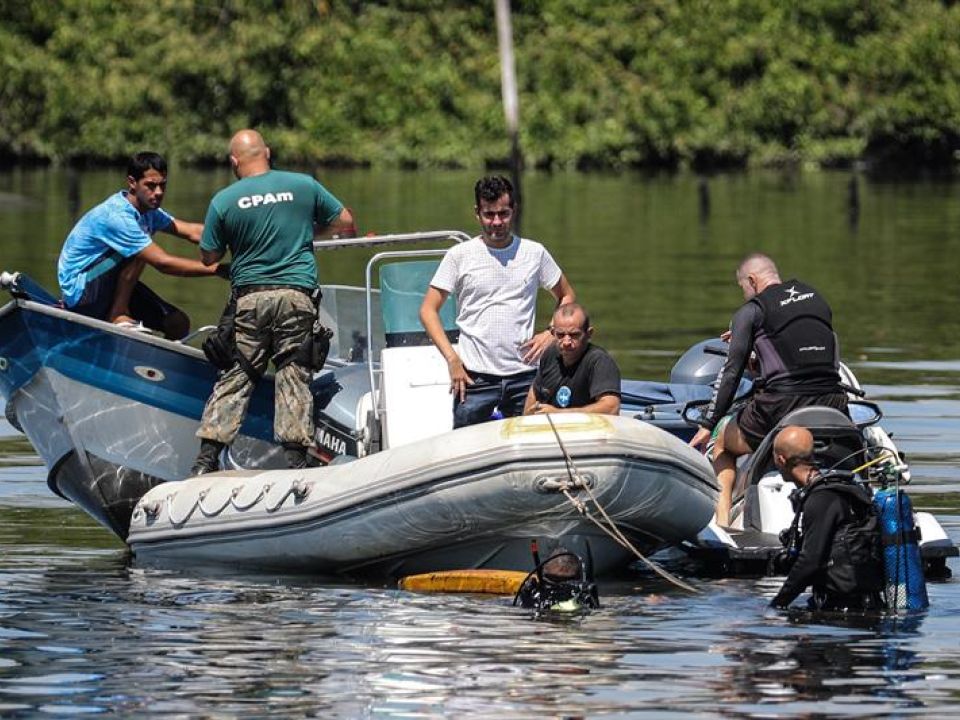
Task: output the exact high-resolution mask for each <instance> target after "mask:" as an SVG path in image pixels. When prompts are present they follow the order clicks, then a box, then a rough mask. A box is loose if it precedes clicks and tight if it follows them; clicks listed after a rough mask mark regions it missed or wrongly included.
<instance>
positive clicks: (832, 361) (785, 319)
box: [749, 280, 839, 385]
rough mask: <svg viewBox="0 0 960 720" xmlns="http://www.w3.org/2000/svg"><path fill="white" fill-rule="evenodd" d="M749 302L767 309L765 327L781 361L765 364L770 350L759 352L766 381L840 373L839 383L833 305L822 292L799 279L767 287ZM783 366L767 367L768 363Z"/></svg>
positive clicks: (764, 319)
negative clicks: (828, 303)
mask: <svg viewBox="0 0 960 720" xmlns="http://www.w3.org/2000/svg"><path fill="white" fill-rule="evenodd" d="M749 302H752V303H756V304H757V305H759V306H760V309H761V310H762V312H763V322H762V330H763V336H765V337H766V339H767V341H768V342H769V344H770V345H771V346H772V350H773V352H774V353H775V354H776V356H777V357H778V358H779V362H767V363H764V362H763V361H764V357H765V356H766V357H768V358H769V355H770V353H769V350H768V349H767V352H764V350H765V348H763V347H760V346H759V345H760V344H761V339H760V338H758V353H759V355H760V362H761V368H762V370H763V374H764V380H765V382H766V383H767V384H768V385H769V384H771V383H772V382H775V381H776V379H777V378H779V377H785V376H789V377H791V378H800V377H804V376H807V375H810V376H819V375H824V376H831V377H832V376H836V380H837V382H839V374H838V357H839V354H838V352H837V338H836V335H835V334H834V332H833V325H832V319H833V315H832V312H831V311H830V306H829V305H827V303H826V301H825V300H824V299H823V298H822V297H821V296H820V294H819V293H818V292H817V291H816V290H814V289H813V288H812V287H810V286H809V285H807V284H805V283H802V282H800V281H799V280H788V281H787V282H782V283H779V284H777V285H772V286H770V287H768V288H766V289H765V290H764V291H763V292H761V293H759V294H757V295H755V296H754V297H753V298H751V299H750V301H749ZM765 364H766V365H779V366H780V367H775V368H771V367H764V365H765Z"/></svg>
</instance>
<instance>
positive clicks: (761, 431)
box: [690, 253, 847, 527]
mask: <svg viewBox="0 0 960 720" xmlns="http://www.w3.org/2000/svg"><path fill="white" fill-rule="evenodd" d="M737 284H739V285H740V288H741V289H742V290H743V298H744V300H746V302H745V303H744V304H743V305H742V306H741V307H740V309H739V310H737V312H736V313H735V314H734V316H733V320H732V321H731V323H730V348H729V350H728V352H727V360H726V362H725V363H724V365H723V369H722V370H721V371H720V376H719V379H718V382H717V386H716V389H715V390H714V393H713V399H712V400H711V401H710V405H709V406H708V407H707V411H706V413H705V414H704V418H703V421H702V422H701V426H702V427H701V428H700V430H698V431H697V433H696V435H694V436H693V439H692V440H691V441H690V444H691V445H692V446H693V447H700V446H701V445H704V444H705V443H706V442H707V440H709V438H710V434H711V433H712V431H713V429H714V428H715V427H716V426H717V424H718V423H719V422H720V420H721V419H722V418H723V417H724V415H726V413H727V412H728V411H729V409H730V405H731V404H732V402H733V400H734V393H735V392H736V389H737V387H738V385H739V383H740V378H741V377H742V376H743V371H744V369H745V367H746V365H747V361H748V359H749V358H750V354H751V352H753V351H754V350H755V351H756V355H757V360H758V362H759V365H760V377H759V378H758V379H757V380H756V383H757V385H758V387H759V389H758V391H757V392H756V393H755V394H754V395H753V397H752V398H751V399H750V400H749V401H748V402H747V404H746V405H745V406H744V407H743V408H742V409H741V410H740V411H739V412H738V413H737V416H736V417H735V418H732V419H731V420H730V421H729V422H727V423H726V425H725V427H723V429H722V430H721V431H720V432H719V434H718V436H717V441H716V445H715V446H714V451H713V469H714V471H715V472H716V473H717V482H718V483H719V485H720V495H719V497H718V498H717V510H716V521H717V524H718V525H721V526H723V527H727V526H729V525H730V505H731V503H732V500H733V484H734V480H735V479H736V461H737V458H738V457H739V456H741V455H746V454H747V453H750V452H752V451H754V450H756V449H757V446H759V445H760V442H761V441H762V440H763V438H764V436H765V435H766V434H767V433H768V432H770V430H772V429H773V428H774V427H775V426H776V424H777V423H778V422H779V421H780V420H781V419H782V418H783V417H784V416H785V415H786V414H787V413H789V412H790V411H791V410H795V409H796V408H799V407H806V406H808V405H824V406H827V407H832V408H836V409H838V410H842V411H844V412H846V409H847V395H846V392H845V391H844V390H843V388H842V387H841V385H840V372H839V367H840V353H839V347H838V343H837V338H836V335H835V334H834V332H833V325H832V312H831V310H830V306H829V305H827V303H826V301H825V300H824V299H823V297H822V296H821V295H820V293H818V292H817V291H816V290H814V289H813V288H812V287H810V286H809V285H806V284H805V283H802V282H800V281H799V280H788V281H786V282H783V281H782V280H780V274H779V272H778V271H777V266H776V265H775V264H774V262H773V260H771V259H770V258H769V257H768V256H766V255H763V254H761V253H754V254H752V255H748V256H747V257H746V258H744V260H743V261H742V262H741V263H740V265H739V267H738V268H737Z"/></svg>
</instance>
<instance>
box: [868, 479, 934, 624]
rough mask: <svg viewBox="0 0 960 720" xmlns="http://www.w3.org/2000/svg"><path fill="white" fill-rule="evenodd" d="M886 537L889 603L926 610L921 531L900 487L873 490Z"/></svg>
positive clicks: (885, 561) (884, 560) (885, 560)
mask: <svg viewBox="0 0 960 720" xmlns="http://www.w3.org/2000/svg"><path fill="white" fill-rule="evenodd" d="M873 502H874V504H875V505H876V507H877V514H878V515H879V516H880V527H881V532H882V539H883V569H884V575H885V580H886V596H887V606H888V607H890V608H891V609H906V610H924V609H926V608H927V607H928V606H929V605H930V600H929V598H928V597H927V585H926V581H925V580H924V577H923V560H922V559H921V556H920V544H919V540H920V533H919V531H918V530H917V528H916V527H915V526H914V523H913V504H912V503H911V502H910V498H909V496H908V495H907V494H906V493H905V492H903V490H901V489H900V488H899V487H896V486H894V487H884V488H880V489H879V490H877V491H876V493H874V496H873Z"/></svg>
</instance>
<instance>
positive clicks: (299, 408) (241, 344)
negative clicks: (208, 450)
mask: <svg viewBox="0 0 960 720" xmlns="http://www.w3.org/2000/svg"><path fill="white" fill-rule="evenodd" d="M316 315H317V311H316V308H315V307H314V305H313V302H312V301H311V300H310V298H309V297H307V296H306V295H305V294H304V293H302V292H298V291H297V290H265V291H263V292H254V293H250V294H249V295H244V296H243V297H241V298H240V299H239V300H237V316H236V342H237V351H238V352H239V353H240V354H241V355H242V356H243V357H245V358H246V359H247V360H248V361H249V362H250V364H251V365H252V366H253V367H254V368H255V369H256V370H257V372H259V373H261V374H262V373H263V372H264V371H266V369H267V364H268V363H269V362H270V360H275V359H281V358H283V357H285V356H286V355H287V354H288V353H290V352H293V351H295V350H296V349H297V348H298V347H299V346H300V344H301V343H302V342H303V341H304V339H305V338H306V337H307V336H308V335H309V334H310V332H311V331H312V329H313V322H314V320H315V318H316ZM309 383H310V372H309V371H308V370H307V369H306V368H304V367H303V366H302V365H300V364H298V363H296V362H292V363H288V364H287V365H286V366H285V367H283V368H282V369H280V370H278V371H277V374H276V378H275V385H276V390H275V397H276V401H275V402H276V405H275V414H274V421H273V434H274V438H275V440H276V441H277V442H281V443H298V444H300V445H304V446H309V445H312V444H313V432H314V425H313V397H312V396H311V395H310V388H309ZM253 388H254V385H253V382H251V380H250V378H249V377H248V376H247V373H246V372H245V371H244V370H243V368H242V367H241V366H240V363H234V365H233V367H232V368H230V369H229V370H227V371H226V372H224V373H223V374H222V375H221V376H220V379H219V380H217V384H216V385H214V387H213V393H212V394H211V395H210V399H209V400H207V404H206V407H204V409H203V417H202V418H201V419H200V428H199V429H198V430H197V437H199V438H203V439H207V440H217V441H219V442H222V443H225V444H230V443H231V442H233V439H234V438H235V437H236V436H237V433H238V432H239V431H240V425H241V423H242V422H243V416H244V415H245V414H246V412H247V405H248V404H249V403H250V396H251V395H252V394H253Z"/></svg>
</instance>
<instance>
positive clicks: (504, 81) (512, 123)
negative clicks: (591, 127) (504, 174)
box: [494, 0, 523, 235]
mask: <svg viewBox="0 0 960 720" xmlns="http://www.w3.org/2000/svg"><path fill="white" fill-rule="evenodd" d="M494 1H495V6H496V13H497V41H498V44H499V46H500V89H501V94H502V95H503V114H504V116H505V117H506V121H507V134H508V135H509V136H510V180H511V182H513V193H514V200H515V201H516V206H517V211H516V213H515V214H514V217H513V230H514V232H515V233H516V234H517V235H519V234H520V216H521V213H522V211H523V205H522V204H521V202H520V200H521V197H522V193H521V192H520V164H521V158H520V109H519V103H518V101H517V69H516V63H515V61H514V57H513V27H512V24H511V21H510V0H494Z"/></svg>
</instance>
